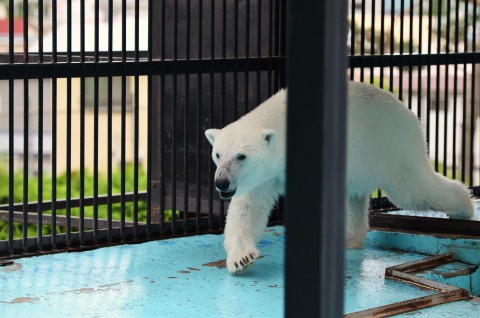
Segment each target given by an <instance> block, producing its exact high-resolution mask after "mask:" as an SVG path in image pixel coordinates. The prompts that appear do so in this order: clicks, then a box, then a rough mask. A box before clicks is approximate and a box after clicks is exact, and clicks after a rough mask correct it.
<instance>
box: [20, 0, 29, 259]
mask: <svg viewBox="0 0 480 318" xmlns="http://www.w3.org/2000/svg"><path fill="white" fill-rule="evenodd" d="M28 55H29V53H28V1H27V0H24V1H23V62H24V63H28V62H29V60H28V57H29V56H28ZM28 84H29V81H28V79H24V80H23V226H22V238H23V240H22V247H23V251H24V252H27V249H28V245H27V235H28V209H27V204H28V170H29V166H28V159H29V158H28V157H29V155H30V151H29V139H30V138H29V129H28V128H29V117H30V114H29V104H28V91H29V85H28Z"/></svg>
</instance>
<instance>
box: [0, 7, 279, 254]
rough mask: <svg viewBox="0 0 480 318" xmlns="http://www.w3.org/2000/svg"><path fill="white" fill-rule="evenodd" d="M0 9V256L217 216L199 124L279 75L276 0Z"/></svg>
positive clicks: (266, 92) (218, 221) (209, 122)
mask: <svg viewBox="0 0 480 318" xmlns="http://www.w3.org/2000/svg"><path fill="white" fill-rule="evenodd" d="M19 4H21V5H23V6H18V5H19ZM37 5H38V6H37ZM19 7H21V8H23V9H22V11H18V10H17V9H18V8H19ZM9 17H11V18H9ZM14 17H16V18H14ZM64 17H66V19H65V18H64ZM6 20H8V34H7V43H8V46H6V47H5V48H3V49H2V50H3V52H2V51H0V83H1V89H2V90H5V92H4V93H2V96H7V97H8V98H3V101H5V103H6V105H8V106H7V107H3V108H2V110H3V111H2V112H1V113H0V120H1V123H2V127H1V128H0V129H1V131H0V132H1V133H3V134H4V135H5V136H6V142H5V144H7V145H8V146H6V147H3V148H2V149H0V151H4V150H5V151H4V153H2V158H5V160H3V161H0V164H2V163H4V166H5V167H3V166H2V167H1V169H4V171H5V172H4V174H5V175H6V176H7V177H6V180H7V182H8V197H6V198H5V200H6V201H5V202H0V219H1V220H2V221H0V222H1V223H0V224H2V227H3V228H7V230H6V233H8V237H6V238H4V240H3V241H0V255H16V254H21V255H25V253H30V254H32V253H33V254H34V253H41V252H45V251H62V250H64V249H69V250H73V249H84V248H91V247H92V246H101V245H108V244H116V243H120V242H139V241H143V240H148V239H158V238H162V237H171V236H173V235H186V234H195V233H200V232H205V231H207V232H215V231H219V230H221V229H222V227H223V222H224V217H225V204H224V202H221V201H220V199H219V198H217V195H216V194H215V193H214V191H213V187H212V174H213V171H214V166H213V164H212V163H211V160H210V154H209V152H210V147H209V144H208V142H207V141H206V140H204V136H203V132H204V130H205V129H206V128H209V127H220V126H223V125H225V124H226V123H228V122H230V121H232V120H234V119H235V118H238V117H239V116H241V115H243V114H244V113H246V112H247V111H249V110H250V109H252V108H253V107H254V106H256V105H257V104H259V103H260V102H261V101H263V100H265V99H266V98H268V97H269V96H270V95H271V94H273V93H274V92H275V91H276V90H278V89H279V88H280V87H283V86H284V78H285V75H284V73H285V71H284V63H285V40H284V34H285V22H284V20H285V4H284V1H280V0H270V1H255V0H251V1H225V0H223V1H222V0H210V1H202V0H196V1H191V0H188V1H178V0H162V1H143V0H122V1H112V0H109V1H99V0H90V1H89V0H77V1H75V0H69V1H65V2H59V1H56V0H51V1H48V0H44V1H42V0H39V1H38V2H35V1H23V2H21V3H20V2H19V1H12V0H11V1H9V7H8V15H7V17H6ZM19 21H21V22H20V23H19ZM19 25H22V26H23V27H22V28H21V30H20V32H19V27H18V26H19ZM5 103H4V104H3V105H5ZM5 109H6V110H5ZM3 123H4V124H3ZM4 148H5V149H4ZM19 188H21V192H22V196H21V198H19V193H17V192H18V191H19V190H18V189H19ZM281 220H282V215H281V210H280V209H277V211H276V212H275V213H273V214H272V221H273V222H280V221H281ZM29 230H30V234H29ZM32 231H35V232H36V235H35V236H33V235H32Z"/></svg>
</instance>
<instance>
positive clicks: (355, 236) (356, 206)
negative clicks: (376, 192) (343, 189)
mask: <svg viewBox="0 0 480 318" xmlns="http://www.w3.org/2000/svg"><path fill="white" fill-rule="evenodd" d="M346 224H347V228H346V246H347V248H359V247H361V245H362V242H363V239H364V238H365V235H367V231H368V196H367V195H366V196H356V195H354V196H350V197H349V198H348V199H347V223H346Z"/></svg>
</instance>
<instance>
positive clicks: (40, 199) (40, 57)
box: [37, 0, 43, 250]
mask: <svg viewBox="0 0 480 318" xmlns="http://www.w3.org/2000/svg"><path fill="white" fill-rule="evenodd" d="M38 62H39V63H40V64H42V63H43V0H39V1H38ZM37 158H38V191H37V196H38V200H37V202H38V204H37V248H38V249H39V250H42V230H43V224H42V220H43V208H42V206H43V204H42V203H43V78H39V79H38V151H37Z"/></svg>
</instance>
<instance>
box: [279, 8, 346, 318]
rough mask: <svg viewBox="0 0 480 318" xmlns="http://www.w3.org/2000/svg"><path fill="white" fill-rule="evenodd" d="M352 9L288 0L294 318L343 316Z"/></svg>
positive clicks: (289, 310) (289, 295)
mask: <svg viewBox="0 0 480 318" xmlns="http://www.w3.org/2000/svg"><path fill="white" fill-rule="evenodd" d="M346 13H347V10H346V3H344V2H342V1H307V2H302V3H300V2H295V1H290V2H288V9H287V14H288V17H287V20H288V34H287V36H288V39H287V45H288V57H289V59H288V60H287V72H288V78H287V81H288V105H289V106H288V117H287V131H288V136H287V154H288V157H287V189H286V191H287V192H286V224H287V232H286V263H285V266H286V271H285V275H286V282H285V285H286V304H285V306H286V307H285V313H286V316H287V317H340V316H342V315H343V275H344V272H343V268H344V253H343V249H344V213H343V211H344V208H345V207H344V203H343V202H344V190H345V152H346V117H345V113H346V97H345V96H346V88H345V85H346V74H345V73H344V72H339V71H338V70H346V66H347V63H346V61H347V60H346V56H345V52H346V47H345V43H346V29H345V23H344V21H345V19H346ZM311 30H318V32H319V33H320V36H318V38H317V39H318V41H311V38H310V36H309V32H310V31H311ZM342 56H344V58H342ZM318 57H322V58H320V59H319V58H318ZM334 105H335V106H334ZM319 132H321V133H320V134H319ZM318 136H321V138H320V139H319V138H318ZM299 145H309V149H310V150H309V151H308V152H304V151H298V146H299ZM299 162H301V163H302V164H301V165H299V164H298V163H299ZM319 162H320V164H319ZM318 180H322V182H318ZM312 211H315V213H311V212H312ZM331 211H335V213H330V212H331ZM307 218H308V220H309V222H308V224H307V223H305V222H304V221H303V220H305V219H307ZM305 242H308V244H305ZM304 260H308V261H307V262H305V261H304Z"/></svg>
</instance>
